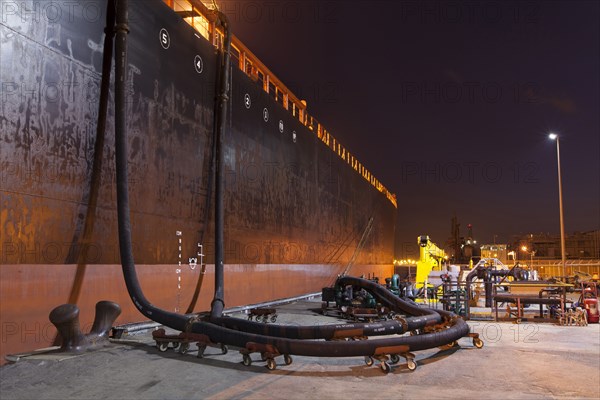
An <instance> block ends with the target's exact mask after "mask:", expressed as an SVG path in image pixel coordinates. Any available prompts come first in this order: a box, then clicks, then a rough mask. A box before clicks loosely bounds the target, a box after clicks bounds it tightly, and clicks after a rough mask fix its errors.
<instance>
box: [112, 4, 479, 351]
mask: <svg viewBox="0 0 600 400" xmlns="http://www.w3.org/2000/svg"><path fill="white" fill-rule="evenodd" d="M127 10H128V4H127V0H117V24H116V29H115V32H116V43H115V49H116V54H115V61H116V66H115V109H116V115H115V158H116V169H117V212H118V224H119V250H120V254H121V265H122V269H123V276H124V279H125V283H126V285H127V290H128V292H129V295H130V297H131V300H132V301H133V303H134V304H135V306H136V307H137V308H138V310H139V311H140V312H141V313H142V314H143V315H145V316H146V317H148V318H150V319H152V320H153V321H156V322H158V323H160V324H163V325H165V326H168V327H170V328H173V329H176V330H179V331H184V330H186V326H187V325H188V322H189V318H188V317H187V316H185V315H180V314H175V313H172V312H168V311H165V310H161V309H159V308H157V307H155V306H154V305H152V304H151V303H150V302H149V301H148V299H146V297H145V296H144V294H143V292H142V289H141V287H140V284H139V280H138V278H137V273H136V271H135V263H134V257H133V252H132V242H131V222H130V217H129V212H130V209H129V195H128V182H127V155H128V145H127V122H126V119H125V117H126V106H127V104H126V93H125V79H126V70H127V34H128V32H129V28H128V16H127ZM226 59H227V57H226ZM221 111H222V109H221ZM221 267H222V265H221ZM221 272H222V271H221ZM221 278H222V277H221ZM222 291H223V287H222V281H221V287H220V288H217V289H216V290H215V300H213V308H212V314H215V315H216V316H217V317H219V316H220V314H221V312H222V306H223V301H222V298H219V297H218V296H219V295H222ZM449 325H451V326H450V327H449V328H448V329H445V330H443V331H440V332H435V333H429V334H423V335H417V336H409V337H406V336H396V337H393V338H387V339H379V340H360V341H314V340H298V339H289V338H278V337H273V336H265V335H256V334H251V333H248V332H241V331H236V330H233V329H229V328H225V327H221V326H218V325H216V324H214V323H210V322H205V321H202V322H195V323H193V324H191V329H190V330H191V332H194V333H202V334H205V335H207V336H208V337H209V338H210V340H211V341H213V342H216V343H223V344H228V345H235V346H238V347H242V348H245V347H247V346H249V344H250V343H257V344H263V345H272V346H275V347H276V348H277V350H278V351H279V352H280V353H283V354H298V355H306V356H321V357H348V356H366V355H374V354H386V353H387V354H389V353H391V352H396V351H398V352H399V351H408V350H414V351H416V350H423V349H427V348H432V347H436V346H442V345H445V344H448V343H451V342H453V341H456V340H458V339H459V338H461V337H463V336H465V335H467V334H468V333H469V327H468V325H467V324H466V323H465V322H464V321H463V320H462V319H452V321H450V322H449Z"/></svg>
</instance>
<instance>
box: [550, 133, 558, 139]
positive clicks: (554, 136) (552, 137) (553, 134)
mask: <svg viewBox="0 0 600 400" xmlns="http://www.w3.org/2000/svg"><path fill="white" fill-rule="evenodd" d="M557 137H558V135H557V134H556V133H551V134H549V135H548V138H550V140H556V138H557Z"/></svg>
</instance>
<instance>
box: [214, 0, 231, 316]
mask: <svg viewBox="0 0 600 400" xmlns="http://www.w3.org/2000/svg"><path fill="white" fill-rule="evenodd" d="M217 14H218V17H219V18H218V21H220V23H221V26H222V27H223V32H224V35H225V41H224V43H223V49H222V51H221V57H222V64H221V67H222V69H221V74H220V75H219V79H220V85H219V93H218V94H217V99H216V111H217V118H216V125H215V133H216V135H215V143H216V147H215V150H216V160H217V164H216V170H215V295H214V298H213V301H212V303H211V309H210V316H211V318H217V317H221V316H222V315H223V309H224V308H225V290H224V276H225V272H224V265H225V263H224V253H225V251H224V241H225V240H224V233H223V225H224V221H225V217H224V203H223V193H224V187H225V182H224V173H223V170H224V168H225V166H224V156H223V136H224V133H225V121H226V119H227V101H228V100H229V69H230V64H231V55H230V50H231V29H230V27H229V20H228V19H227V16H226V15H225V14H223V13H221V12H220V11H217Z"/></svg>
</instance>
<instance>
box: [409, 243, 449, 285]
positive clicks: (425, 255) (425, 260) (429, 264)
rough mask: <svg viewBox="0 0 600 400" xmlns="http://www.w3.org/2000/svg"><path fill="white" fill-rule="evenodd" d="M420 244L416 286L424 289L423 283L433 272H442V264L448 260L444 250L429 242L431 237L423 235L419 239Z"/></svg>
mask: <svg viewBox="0 0 600 400" xmlns="http://www.w3.org/2000/svg"><path fill="white" fill-rule="evenodd" d="M417 243H418V244H419V261H417V276H416V278H415V286H416V287H417V289H419V288H421V287H423V283H424V282H425V280H426V279H427V277H428V276H429V274H430V273H431V271H441V270H442V263H443V262H444V260H446V259H447V257H446V253H445V252H444V250H442V249H440V248H439V247H437V246H436V245H435V243H433V242H432V241H431V240H429V236H426V235H421V236H419V237H418V238H417Z"/></svg>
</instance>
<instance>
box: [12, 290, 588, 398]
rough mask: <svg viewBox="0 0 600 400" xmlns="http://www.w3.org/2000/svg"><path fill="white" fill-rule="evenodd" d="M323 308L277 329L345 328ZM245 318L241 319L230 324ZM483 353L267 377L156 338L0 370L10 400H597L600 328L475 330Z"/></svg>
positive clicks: (424, 355) (134, 338)
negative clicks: (159, 344)
mask: <svg viewBox="0 0 600 400" xmlns="http://www.w3.org/2000/svg"><path fill="white" fill-rule="evenodd" d="M318 308H320V301H319V300H318V299H317V300H313V301H299V302H296V303H292V304H288V305H285V306H280V307H277V313H278V319H277V323H282V324H295V325H308V324H310V325H313V324H325V323H339V322H340V320H338V319H337V318H332V317H324V316H322V315H320V314H319V313H318V312H316V311H315V309H318ZM233 316H236V317H240V318H246V316H245V315H243V314H241V313H240V314H236V315H233ZM469 325H470V326H471V328H472V331H474V332H477V333H479V334H480V337H481V338H482V339H483V341H484V347H483V348H482V349H477V348H475V346H473V343H472V340H471V339H469V338H463V339H461V340H460V341H459V343H458V346H456V347H452V348H445V349H442V348H434V349H429V350H425V351H419V352H416V353H415V354H416V362H417V364H418V367H417V369H416V370H415V371H410V370H409V369H408V367H407V365H406V362H405V360H404V359H403V358H401V360H400V362H399V363H397V364H394V365H392V371H391V372H390V373H389V374H385V373H383V372H382V370H381V368H380V367H379V363H378V362H377V361H375V364H374V365H372V366H367V365H366V364H365V362H364V359H363V358H362V357H348V358H317V357H302V356H293V362H292V364H291V365H285V363H284V361H283V358H282V357H278V358H277V359H276V361H277V368H276V369H275V370H269V369H267V368H266V366H265V362H264V361H261V360H260V355H257V354H253V355H252V359H253V362H252V365H250V366H245V365H243V364H242V356H241V354H240V353H239V349H236V348H233V347H230V348H229V351H228V352H227V354H225V355H223V354H221V351H220V350H219V349H216V348H210V347H209V348H208V349H207V350H206V352H205V354H204V357H203V358H197V357H196V355H197V351H196V347H195V345H192V346H191V348H190V350H189V351H188V352H187V353H186V354H180V353H179V352H176V351H173V350H172V349H169V350H167V351H166V352H160V351H159V350H158V349H157V348H156V346H155V343H154V341H153V340H152V336H151V332H150V331H146V332H145V333H141V334H137V335H131V336H128V337H126V338H125V339H124V340H120V341H113V342H112V343H111V344H109V345H107V346H106V347H103V348H101V349H99V350H96V351H93V352H85V353H83V354H79V355H71V354H53V353H40V354H37V355H32V356H26V357H22V358H21V359H20V360H19V361H18V362H16V363H14V364H9V365H5V366H3V367H0V398H1V399H2V400H8V399H285V400H293V399H371V398H375V399H404V398H406V399H412V400H414V399H576V398H580V399H600V326H599V325H598V324H591V325H588V326H559V325H555V324H551V323H521V324H515V323H510V322H493V321H471V322H469Z"/></svg>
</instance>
